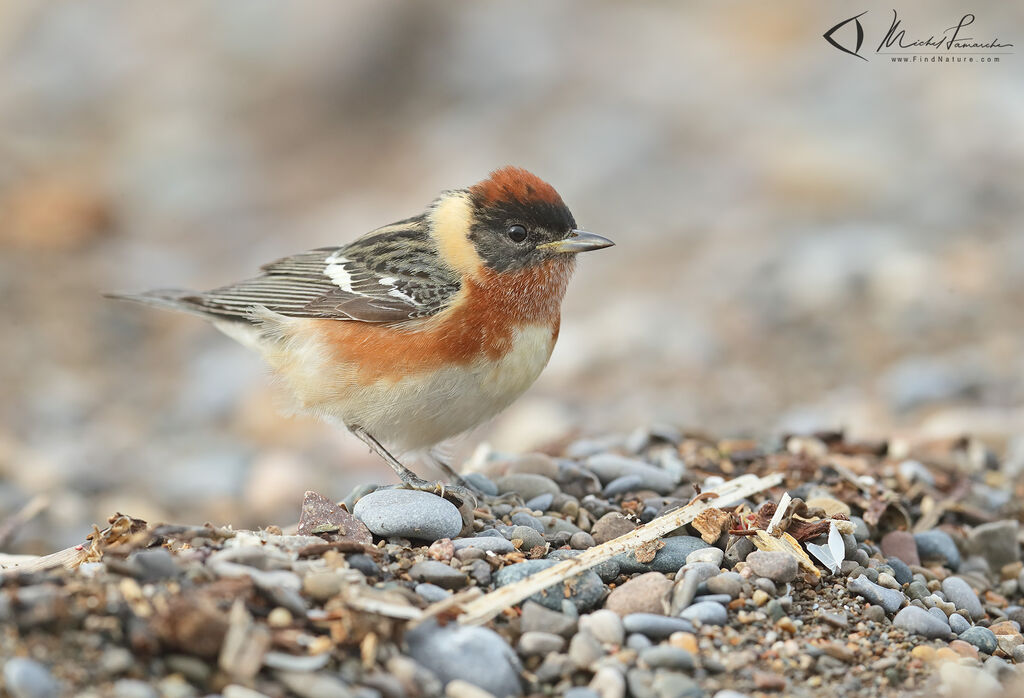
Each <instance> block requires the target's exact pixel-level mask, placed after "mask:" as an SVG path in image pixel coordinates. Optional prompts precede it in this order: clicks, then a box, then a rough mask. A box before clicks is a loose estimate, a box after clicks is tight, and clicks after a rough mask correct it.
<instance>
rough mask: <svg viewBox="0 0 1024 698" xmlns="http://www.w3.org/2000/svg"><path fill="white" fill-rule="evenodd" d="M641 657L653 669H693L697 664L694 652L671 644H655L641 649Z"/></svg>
mask: <svg viewBox="0 0 1024 698" xmlns="http://www.w3.org/2000/svg"><path fill="white" fill-rule="evenodd" d="M639 659H640V661H642V662H643V663H644V664H646V665H647V666H649V667H650V668H652V669H680V670H682V671H693V669H694V668H695V667H696V666H697V662H696V661H695V660H694V657H693V655H692V654H690V653H689V652H687V651H686V650H684V649H681V648H679V647H672V646H671V645H655V646H653V647H648V648H647V649H643V650H640V654H639Z"/></svg>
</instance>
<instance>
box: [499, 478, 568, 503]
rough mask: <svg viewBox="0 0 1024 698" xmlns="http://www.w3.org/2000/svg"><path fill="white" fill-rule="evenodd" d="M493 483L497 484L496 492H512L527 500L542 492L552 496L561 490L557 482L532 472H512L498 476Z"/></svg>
mask: <svg viewBox="0 0 1024 698" xmlns="http://www.w3.org/2000/svg"><path fill="white" fill-rule="evenodd" d="M494 484H496V485H497V486H498V494H507V493H509V492H514V493H515V494H518V495H519V496H520V497H522V498H523V500H524V501H529V500H531V499H533V498H534V497H539V496H540V495H542V494H550V495H551V496H554V495H556V494H558V493H559V492H560V491H561V490H559V489H558V483H557V482H555V481H554V480H552V479H551V478H549V477H546V476H544V475H535V474H534V473H512V474H511V475H505V476H503V477H499V478H498V479H497V480H495V483H494Z"/></svg>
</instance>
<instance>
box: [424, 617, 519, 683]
mask: <svg viewBox="0 0 1024 698" xmlns="http://www.w3.org/2000/svg"><path fill="white" fill-rule="evenodd" d="M405 641H406V643H407V645H408V647H409V656H411V657H412V658H413V659H415V660H416V661H417V662H419V663H420V664H422V665H423V666H425V667H430V670H431V671H432V672H434V674H436V675H437V677H438V678H439V679H441V681H443V682H445V683H448V682H449V681H454V680H456V679H462V680H463V681H467V682H469V683H471V684H473V685H474V686H479V687H480V688H482V689H484V690H485V691H490V692H491V693H493V694H494V695H496V696H508V695H512V696H519V695H522V688H521V687H520V685H519V671H520V669H521V666H520V664H519V659H518V657H516V654H515V652H513V651H512V648H511V647H509V646H508V645H507V644H506V643H505V640H503V639H502V637H501V635H499V634H498V633H496V632H494V631H493V630H490V629H488V628H481V627H475V626H460V625H458V624H456V623H449V624H447V625H444V626H440V625H438V624H437V623H436V622H435V621H433V620H430V621H426V622H424V623H422V624H420V625H418V626H416V627H415V628H413V629H412V630H410V631H408V632H407V633H406V634H405Z"/></svg>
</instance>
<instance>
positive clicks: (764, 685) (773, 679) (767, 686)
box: [754, 671, 787, 691]
mask: <svg viewBox="0 0 1024 698" xmlns="http://www.w3.org/2000/svg"><path fill="white" fill-rule="evenodd" d="M786 685H787V684H786V677H785V676H780V675H779V674H773V673H770V672H767V671H755V672H754V686H755V687H756V688H757V689H758V690H760V691H784V690H786Z"/></svg>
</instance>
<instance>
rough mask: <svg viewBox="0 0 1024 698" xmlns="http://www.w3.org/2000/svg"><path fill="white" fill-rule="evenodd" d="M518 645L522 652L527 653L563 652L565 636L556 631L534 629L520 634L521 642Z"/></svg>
mask: <svg viewBox="0 0 1024 698" xmlns="http://www.w3.org/2000/svg"><path fill="white" fill-rule="evenodd" d="M516 647H517V648H518V649H519V653H520V654H525V655H535V654H550V653H551V652H561V651H562V648H564V647H565V638H564V637H562V636H561V635H556V634H554V633H546V632H542V631H537V630H534V631H532V632H528V633H523V634H522V635H520V636H519V643H518V645H517V646H516Z"/></svg>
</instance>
